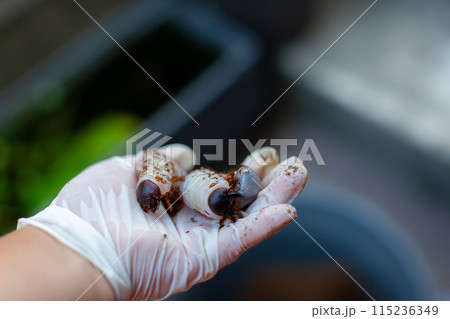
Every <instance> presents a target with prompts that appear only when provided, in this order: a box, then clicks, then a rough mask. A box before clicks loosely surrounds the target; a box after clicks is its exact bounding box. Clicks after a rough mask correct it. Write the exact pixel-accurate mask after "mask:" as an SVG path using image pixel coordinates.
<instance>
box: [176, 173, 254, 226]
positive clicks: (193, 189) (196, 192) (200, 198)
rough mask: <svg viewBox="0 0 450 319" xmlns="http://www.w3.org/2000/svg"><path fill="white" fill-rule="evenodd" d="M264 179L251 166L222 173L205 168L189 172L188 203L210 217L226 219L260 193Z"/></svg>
mask: <svg viewBox="0 0 450 319" xmlns="http://www.w3.org/2000/svg"><path fill="white" fill-rule="evenodd" d="M258 183H260V180H259V178H258V176H257V175H256V173H255V172H254V171H253V170H252V169H251V168H249V167H246V166H242V167H241V168H239V169H238V170H237V171H232V172H230V173H228V174H220V173H217V172H215V171H213V170H210V169H205V168H201V169H199V170H195V171H193V172H192V173H190V174H189V175H188V176H186V179H185V181H184V183H183V184H182V186H181V192H182V193H183V199H184V203H185V204H186V205H187V206H189V207H190V208H192V209H194V210H196V211H198V212H199V213H201V214H203V215H206V216H208V217H210V218H215V219H222V218H223V217H226V216H232V215H235V214H237V213H238V212H239V211H240V210H241V209H243V208H245V207H247V206H248V205H250V204H251V203H252V202H253V201H254V200H255V199H256V197H257V195H258V190H259V188H258Z"/></svg>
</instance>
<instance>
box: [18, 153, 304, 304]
mask: <svg viewBox="0 0 450 319" xmlns="http://www.w3.org/2000/svg"><path fill="white" fill-rule="evenodd" d="M168 148H169V149H171V151H169V152H168V153H167V154H178V155H177V156H179V155H180V154H182V153H183V152H191V150H190V149H188V148H187V147H186V146H183V145H172V146H169V147H168ZM287 162H288V163H287ZM287 162H285V163H281V164H280V165H279V166H278V167H276V168H274V169H273V170H272V172H270V173H269V174H266V175H267V176H260V178H261V180H262V181H263V184H264V185H265V186H267V187H266V188H265V190H264V191H262V192H260V194H259V197H258V198H257V200H256V201H255V202H254V203H253V204H252V205H251V206H250V207H249V208H248V209H247V211H246V212H245V216H247V217H245V218H242V219H239V220H238V221H237V222H236V223H234V224H227V225H226V226H224V227H222V228H221V229H219V222H218V221H217V220H213V219H209V218H207V217H205V216H203V215H201V214H199V213H197V212H196V211H193V210H191V209H189V208H188V207H186V206H185V207H183V208H182V209H181V210H180V211H179V212H178V213H177V214H176V215H175V217H174V218H173V219H172V218H171V217H170V216H169V215H168V213H166V212H165V209H164V206H163V205H160V207H159V209H158V210H157V211H156V213H155V214H152V213H145V212H143V211H142V209H141V207H140V206H139V204H138V202H137V200H136V193H135V189H136V182H137V179H136V173H135V170H134V167H130V165H129V164H130V161H126V160H125V158H123V157H113V158H110V159H107V160H105V161H102V162H99V163H97V164H94V165H92V166H90V167H88V168H87V169H86V170H84V171H83V172H82V173H80V174H79V175H78V176H76V177H75V178H74V179H72V180H71V181H70V182H68V183H67V184H66V185H65V186H64V188H63V189H62V190H61V192H60V193H59V194H58V196H57V197H56V199H55V200H54V201H53V202H52V204H51V205H50V206H49V207H48V208H46V209H45V210H43V211H42V212H40V213H38V214H37V215H35V216H33V217H31V218H28V219H20V220H19V226H18V228H21V227H24V226H26V225H33V226H36V227H39V228H41V229H43V230H44V231H46V232H48V233H50V234H51V235H52V236H54V237H55V238H56V239H58V240H59V241H61V242H62V243H64V244H65V245H67V246H69V247H71V248H72V249H74V250H75V251H77V252H78V253H80V254H81V255H83V256H84V257H86V258H87V259H88V260H89V261H91V262H92V263H93V264H94V265H96V266H97V267H98V268H99V269H100V270H101V271H102V272H103V273H104V276H105V277H106V278H107V279H108V281H109V282H110V284H111V285H112V287H113V288H114V290H115V293H116V296H117V299H120V300H148V299H163V298H166V297H168V296H170V295H173V294H175V293H178V292H182V291H186V290H188V289H189V288H190V287H192V285H194V284H197V283H200V282H202V281H205V280H207V279H209V278H211V277H212V276H214V275H215V274H216V272H217V271H218V270H219V269H220V268H222V267H224V266H226V265H228V264H230V263H232V262H233V261H235V260H236V258H237V257H238V256H239V255H241V254H242V253H243V252H244V251H245V250H247V249H248V248H250V247H252V246H254V245H256V244H257V243H259V242H261V241H262V240H264V239H266V238H268V237H269V236H271V235H273V234H275V233H276V232H278V231H279V230H280V229H281V228H282V227H283V226H285V225H287V224H289V223H290V222H291V221H292V220H293V218H296V217H297V214H296V211H295V208H294V207H293V206H291V205H288V204H287V203H291V202H292V201H293V200H294V199H295V197H296V196H297V195H298V194H299V193H300V191H301V190H302V189H303V187H304V185H305V183H306V179H307V172H306V169H305V168H304V166H303V164H302V163H301V161H299V160H298V159H296V158H291V159H289V160H288V161H287ZM286 164H289V165H286ZM278 204H280V205H278ZM86 288H88V287H86Z"/></svg>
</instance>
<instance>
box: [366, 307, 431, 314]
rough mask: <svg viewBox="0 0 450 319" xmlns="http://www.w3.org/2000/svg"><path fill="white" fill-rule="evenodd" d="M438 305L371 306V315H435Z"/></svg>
mask: <svg viewBox="0 0 450 319" xmlns="http://www.w3.org/2000/svg"><path fill="white" fill-rule="evenodd" d="M438 312H439V308H438V306H418V305H416V306H383V305H375V306H372V315H373V316H423V315H425V316H436V315H437V314H438Z"/></svg>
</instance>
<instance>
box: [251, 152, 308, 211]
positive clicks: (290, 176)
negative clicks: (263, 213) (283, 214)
mask: <svg viewBox="0 0 450 319" xmlns="http://www.w3.org/2000/svg"><path fill="white" fill-rule="evenodd" d="M307 179H308V171H307V170H306V168H305V166H303V163H302V162H301V161H300V160H299V159H297V158H293V157H291V158H289V159H287V160H285V161H283V162H282V163H281V164H279V165H278V166H277V167H276V168H274V169H273V170H272V172H271V173H270V174H269V175H268V176H267V177H266V178H265V179H264V180H263V185H260V187H261V189H262V190H261V191H260V192H259V194H258V198H257V199H256V200H255V201H254V202H253V203H252V204H251V205H250V207H249V208H248V209H247V210H246V212H245V215H248V214H251V213H254V212H257V211H259V210H261V209H262V208H264V207H267V206H271V205H274V204H282V203H288V204H290V203H292V201H293V200H294V199H295V198H296V197H297V196H298V195H299V194H300V192H301V191H302V190H303V188H304V187H305V184H306V181H307ZM264 182H265V183H266V185H267V186H266V187H264Z"/></svg>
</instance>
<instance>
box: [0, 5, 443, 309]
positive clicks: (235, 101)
mask: <svg viewBox="0 0 450 319" xmlns="http://www.w3.org/2000/svg"><path fill="white" fill-rule="evenodd" d="M78 2H79V4H80V5H81V6H83V7H84V8H85V10H86V11H88V12H89V13H90V14H91V15H92V16H93V17H94V18H95V19H97V20H98V21H99V23H100V24H101V25H102V26H103V27H104V28H105V29H106V30H107V31H108V32H109V33H110V34H111V36H112V37H114V38H115V39H116V40H117V41H118V42H119V43H120V44H121V45H122V46H123V47H124V48H125V49H126V50H127V51H128V52H129V53H130V54H131V55H132V56H133V57H134V58H135V59H136V60H137V61H138V62H139V63H140V64H141V65H142V67H143V68H145V69H146V70H147V71H148V72H149V73H150V74H151V75H152V76H153V77H154V78H155V79H156V80H157V81H158V82H159V83H160V84H161V85H162V86H163V87H164V88H165V89H166V90H167V91H168V92H169V93H170V94H171V95H172V96H174V97H175V99H176V100H177V101H178V102H179V103H180V104H181V105H182V106H183V107H184V108H185V109H186V110H187V111H188V112H189V113H190V114H191V115H192V116H193V117H194V118H195V119H196V120H197V121H198V122H199V123H200V125H199V126H198V125H196V124H195V123H194V122H193V121H192V120H191V119H190V118H189V117H188V116H187V115H186V114H185V113H184V112H183V111H182V110H181V109H180V108H179V107H178V106H177V105H176V104H175V103H174V102H173V101H171V100H170V98H168V96H167V95H166V94H165V93H164V92H163V91H162V90H161V89H160V88H159V87H158V86H157V85H156V84H155V83H154V82H153V81H152V79H150V78H149V77H148V76H147V75H146V74H145V73H144V72H143V71H142V70H141V69H140V68H139V67H138V66H137V65H136V64H135V63H134V62H133V61H132V60H131V59H130V58H129V57H128V56H127V55H126V54H125V53H124V52H123V51H122V50H121V49H120V48H119V47H118V46H117V45H116V44H115V43H114V42H113V41H112V40H111V39H110V38H109V37H108V36H107V35H106V34H105V33H104V32H103V31H102V30H101V29H100V28H99V27H98V26H97V25H95V23H94V22H93V21H92V20H91V19H90V18H89V17H88V16H87V15H86V13H85V12H83V11H82V10H81V9H80V7H79V6H78V5H77V4H76V3H75V2H74V1H72V0H65V1H60V0H58V1H57V0H0V39H1V41H0V234H3V233H6V232H8V231H11V230H13V229H14V228H15V224H16V221H17V218H19V217H21V216H31V215H33V214H35V213H37V212H39V210H40V209H42V208H43V207H45V206H47V205H48V204H49V203H50V202H51V200H52V198H54V197H55V196H56V194H57V193H58V190H59V189H60V188H61V187H62V186H63V185H64V184H65V183H66V182H67V181H68V180H69V179H70V178H72V177H73V176H75V175H76V174H77V173H79V172H80V171H81V170H82V169H83V168H84V167H86V166H87V165H89V164H91V163H94V162H96V161H98V160H101V159H103V158H106V157H108V156H111V155H115V154H124V153H125V141H126V140H127V139H129V138H130V137H132V136H133V135H134V134H136V133H137V132H139V131H140V130H141V129H143V128H146V127H147V128H150V129H151V130H152V131H158V132H160V133H162V134H164V135H169V136H171V137H173V139H172V140H171V142H180V143H186V144H188V145H192V139H194V138H210V139H211V138H224V139H237V140H238V141H239V139H242V138H249V139H250V140H251V141H252V142H256V141H257V140H258V139H260V138H264V139H267V140H268V141H267V143H266V144H268V143H269V139H277V138H278V139H279V138H288V139H298V146H291V147H290V148H289V155H298V154H299V153H300V148H301V146H302V144H303V141H304V140H305V139H313V140H314V142H315V144H316V145H317V147H318V149H319V151H320V153H321V155H322V157H323V159H324V161H325V163H326V165H324V166H323V165H318V164H317V162H316V161H315V158H314V156H312V157H313V160H312V161H307V162H305V165H306V166H307V168H308V170H309V181H308V184H307V187H306V188H305V190H304V192H303V193H302V195H301V196H300V197H299V199H298V200H297V201H296V202H295V205H296V207H297V209H298V211H299V219H298V222H299V223H300V225H301V226H302V227H303V229H301V228H300V227H299V226H298V225H296V224H294V223H292V224H291V225H289V226H288V227H287V228H286V229H284V230H283V231H282V232H280V233H279V234H278V235H276V236H274V237H273V238H271V239H269V240H267V241H266V242H264V243H263V244H261V245H259V246H258V247H255V248H253V249H251V250H250V251H249V252H247V253H246V254H245V255H244V256H242V257H241V258H240V259H239V260H238V261H237V262H236V263H234V264H233V265H231V266H229V267H227V268H225V269H224V270H223V271H221V272H220V273H219V274H218V275H217V276H215V277H214V278H213V279H211V280H209V281H208V282H206V283H203V284H200V285H198V286H196V287H194V288H193V289H191V290H190V291H189V292H187V293H182V294H179V295H176V296H174V297H172V299H178V300H368V299H369V296H367V294H365V293H364V291H362V290H361V289H360V288H359V287H358V286H357V285H356V284H355V283H354V282H353V281H352V279H351V278H349V277H348V276H347V275H346V274H345V273H344V272H343V271H342V270H341V269H340V267H339V266H338V265H336V264H335V263H334V262H333V260H331V259H330V258H329V257H328V256H327V255H326V253H325V252H324V251H322V250H321V248H320V247H318V246H317V245H316V244H315V243H314V242H313V240H312V239H311V238H310V237H308V235H307V234H306V233H305V232H304V230H306V231H307V232H308V233H309V234H310V235H311V236H312V237H313V238H314V239H316V240H317V241H318V242H319V243H320V244H321V245H322V246H323V248H324V249H326V250H327V251H328V253H330V254H331V255H332V256H333V257H334V258H335V259H336V260H337V261H338V262H339V263H340V264H341V265H342V266H343V267H344V268H345V269H346V270H347V271H348V272H349V273H350V274H351V275H352V276H353V277H354V278H355V279H356V280H357V281H358V282H359V283H360V284H361V285H362V286H363V287H364V288H365V289H366V290H367V291H368V292H369V293H370V294H371V295H372V296H373V297H374V298H375V299H377V300H420V299H422V300H427V299H448V298H449V291H450V290H449V289H450V274H449V272H448V269H450V254H449V253H448V243H449V242H450V231H449V226H450V209H449V207H450V206H449V201H450V198H449V195H448V194H449V193H450V170H449V164H450V129H449V127H450V126H449V125H448V123H449V122H450V32H449V28H450V19H449V17H450V1H444V0H433V1H425V0H408V1H407V0H394V1H382V0H380V1H378V2H377V3H376V4H375V5H374V6H373V7H372V8H371V9H370V10H369V11H368V12H367V14H366V15H365V16H363V17H362V18H361V19H360V21H358V23H356V24H355V25H354V26H353V28H351V29H350V30H349V31H348V33H346V34H345V35H344V36H343V37H342V38H341V39H340V40H339V41H338V42H337V43H336V44H335V45H334V46H333V47H332V48H331V49H330V50H329V51H328V52H327V53H326V54H325V55H324V56H323V57H322V58H321V59H320V60H319V61H318V62H317V64H315V65H314V66H313V67H312V68H311V69H310V70H309V71H308V72H307V73H306V74H305V75H304V76H303V77H302V78H301V79H300V80H299V81H298V82H297V83H296V84H295V85H294V86H293V87H292V88H291V89H290V90H289V91H288V92H287V93H286V94H285V95H284V96H283V97H282V98H281V99H280V100H279V101H278V102H277V103H276V104H275V105H274V106H273V107H272V108H271V109H270V110H269V111H268V112H267V113H266V114H265V115H264V116H263V117H261V119H259V120H258V121H257V122H256V123H255V124H254V125H252V123H253V122H254V121H255V120H256V119H257V118H258V117H259V115H260V114H261V113H262V112H263V111H264V110H266V108H267V107H268V106H269V105H271V103H272V102H273V101H274V100H275V99H277V98H278V97H279V96H280V94H281V93H282V92H283V91H284V90H285V89H286V88H287V87H288V86H289V85H290V84H291V83H292V82H294V81H295V80H296V79H297V78H298V76H300V74H302V72H303V71H305V70H306V69H307V68H308V67H309V66H310V65H311V63H312V62H313V61H314V60H315V59H316V58H317V57H318V56H320V55H321V54H322V53H323V52H324V51H325V50H326V49H327V48H328V47H329V45H330V44H332V43H333V41H335V40H336V39H337V38H338V37H339V36H340V35H341V34H342V32H344V30H345V29H346V28H347V27H348V26H349V25H350V24H351V23H353V22H354V21H355V19H356V18H357V17H358V16H359V15H360V14H361V13H362V12H363V11H364V10H366V9H367V8H368V7H369V5H371V3H372V1H356V0H338V1H331V0H329V1H325V0H320V1H311V0H298V1H294V0H279V1H274V0H272V1H266V0H265V1H256V0H253V1H251V0H245V1H235V0H229V1H221V0H220V1H193V0H192V1H163V0H161V1H152V0H134V1H121V0H108V1H106V0H96V1H85V0H79V1H78ZM225 145H226V144H225ZM237 149H238V161H239V160H242V159H243V158H244V157H245V156H246V155H247V151H246V149H245V147H244V146H243V144H242V143H239V142H238V143H237ZM225 151H226V150H225ZM225 153H226V152H225ZM226 154H227V153H226ZM203 161H204V159H203ZM226 164H227V163H226V162H225V161H223V162H214V163H207V165H208V166H213V167H215V168H217V169H225V168H226Z"/></svg>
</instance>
